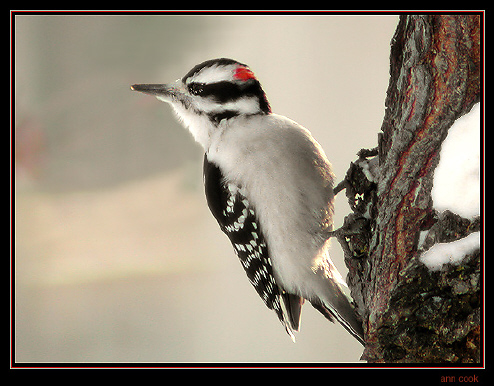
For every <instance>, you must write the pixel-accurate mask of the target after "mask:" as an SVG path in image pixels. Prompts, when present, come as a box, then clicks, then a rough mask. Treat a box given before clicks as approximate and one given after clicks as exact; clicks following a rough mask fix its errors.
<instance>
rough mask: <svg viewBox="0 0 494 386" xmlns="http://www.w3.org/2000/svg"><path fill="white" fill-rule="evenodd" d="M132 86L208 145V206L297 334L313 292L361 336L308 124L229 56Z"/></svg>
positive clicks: (323, 308)
mask: <svg viewBox="0 0 494 386" xmlns="http://www.w3.org/2000/svg"><path fill="white" fill-rule="evenodd" d="M131 89H132V90H135V91H139V92H142V93H145V94H149V95H152V96H155V97H157V98H158V99H159V100H161V101H164V102H167V103H169V104H170V105H171V106H172V107H173V109H174V110H175V112H176V114H177V116H178V118H179V120H180V121H181V122H182V123H183V125H184V126H185V127H186V128H188V129H189V131H190V132H191V134H192V136H193V137H194V139H195V140H196V141H197V142H198V143H199V144H200V145H201V146H202V147H203V148H204V151H205V154H204V166H203V167H204V170H203V172H204V185H205V193H206V199H207V203H208V206H209V208H210V210H211V212H212V214H213V216H214V217H215V218H216V220H217V222H218V224H219V226H220V228H221V230H222V231H223V232H224V233H225V234H226V235H227V236H228V238H229V239H230V241H231V243H232V245H233V249H234V251H235V253H236V255H237V256H238V258H239V259H240V262H241V264H242V266H243V268H244V269H245V272H246V274H247V277H248V278H249V281H250V283H251V284H252V285H253V286H254V288H255V290H256V291H257V293H258V294H259V296H260V297H261V298H262V300H263V301H264V303H265V304H266V306H267V307H268V308H269V309H272V310H274V312H275V313H276V315H277V316H278V318H279V319H280V321H281V323H282V324H283V325H284V327H285V329H286V331H287V333H288V334H289V335H290V336H291V338H292V340H294V334H293V333H294V331H298V330H299V326H300V317H301V310H302V305H303V304H304V301H305V300H307V301H309V302H310V303H311V304H312V306H314V307H315V308H316V309H317V310H318V311H320V312H321V313H322V314H323V315H324V316H325V317H326V318H327V319H329V320H330V321H332V322H334V320H337V321H338V322H339V323H340V324H341V325H342V326H343V327H344V328H345V329H346V330H347V331H348V332H350V333H351V334H352V335H353V336H354V337H355V338H356V339H357V340H358V341H359V342H360V343H362V344H364V338H363V329H362V325H361V323H360V321H359V320H358V318H357V316H356V313H355V311H354V309H353V307H352V305H351V303H350V299H349V298H348V297H347V296H346V295H345V293H344V292H343V289H342V288H343V287H346V283H345V282H344V280H343V278H342V277H341V275H340V273H339V272H338V270H337V269H336V267H335V266H334V264H333V263H332V261H331V259H330V257H329V253H328V248H329V236H328V234H329V233H330V232H331V231H332V228H333V201H334V194H333V181H334V175H333V172H332V168H331V164H330V163H329V161H328V159H327V157H326V155H325V153H324V151H323V149H322V147H321V146H320V145H319V143H318V142H317V141H316V140H315V139H314V138H313V137H312V135H311V133H310V132H309V131H308V130H307V129H305V128H304V127H302V126H301V125H299V124H297V123H296V122H294V121H292V120H290V119H288V118H286V117H284V116H281V115H277V114H274V113H272V112H271V107H270V104H269V102H268V100H267V98H266V94H265V93H264V91H263V89H262V87H261V84H260V83H259V81H258V80H257V78H256V76H255V75H254V73H253V72H252V70H251V69H250V68H249V67H248V66H247V65H245V64H243V63H240V62H237V61H235V60H232V59H227V58H219V59H212V60H207V61H205V62H203V63H200V64H198V65H196V66H195V67H193V68H192V69H191V70H190V71H189V72H188V73H187V74H186V75H185V76H184V77H183V78H181V79H178V80H177V81H175V82H174V83H171V84H135V85H132V86H131Z"/></svg>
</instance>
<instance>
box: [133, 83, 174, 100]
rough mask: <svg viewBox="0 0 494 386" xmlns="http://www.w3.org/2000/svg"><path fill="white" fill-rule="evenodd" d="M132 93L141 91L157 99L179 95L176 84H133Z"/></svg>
mask: <svg viewBox="0 0 494 386" xmlns="http://www.w3.org/2000/svg"><path fill="white" fill-rule="evenodd" d="M130 89H131V90H132V91H139V92H142V93H144V94H149V95H153V96H155V97H158V98H159V97H165V98H166V97H173V96H174V95H176V93H177V91H178V90H177V87H176V85H174V84H133V85H132V86H130Z"/></svg>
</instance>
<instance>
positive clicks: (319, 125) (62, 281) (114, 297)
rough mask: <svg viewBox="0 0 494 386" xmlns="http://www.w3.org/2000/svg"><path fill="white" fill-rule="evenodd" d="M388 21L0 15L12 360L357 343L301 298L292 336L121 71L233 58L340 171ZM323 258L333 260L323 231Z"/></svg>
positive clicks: (362, 124)
mask: <svg viewBox="0 0 494 386" xmlns="http://www.w3.org/2000/svg"><path fill="white" fill-rule="evenodd" d="M397 21H398V18H397V16H374V15H371V16H336V15H334V16H333V15H318V16H300V15H294V16H288V15H282V16H267V15H263V16H235V15H225V16H173V15H156V16H143V15H139V16H131V15H121V16H101V15H93V16H41V15H35V16H27V15H21V16H19V15H17V16H15V112H16V116H15V124H16V126H15V171H16V175H15V178H16V185H15V187H16V192H15V204H16V206H15V259H16V260H15V262H16V265H15V267H16V272H15V275H16V292H15V307H16V308H15V311H16V314H15V322H16V325H15V327H16V329H15V332H16V336H15V348H16V351H15V352H16V358H15V359H16V361H19V362H22V361H31V362H52V361H55V362H99V361H111V362H119V361H124V362H140V361H146V362H218V361H228V362H232V361H233V362H257V361H262V362H286V361H288V362H352V361H358V360H359V358H360V355H361V353H362V347H361V346H360V344H359V343H357V342H356V341H355V340H354V339H353V338H352V337H351V336H350V335H349V334H348V333H346V332H345V331H344V330H343V328H341V327H340V326H339V325H334V324H331V323H329V322H327V321H326V319H324V317H322V316H321V315H320V314H319V313H318V312H317V311H315V310H314V309H313V308H312V307H311V306H310V305H306V306H305V307H304V310H303V316H302V326H301V331H300V332H299V333H298V334H297V336H296V338H297V343H296V344H294V343H292V341H291V340H290V338H289V337H288V335H287V334H286V333H285V331H284V328H283V327H282V325H281V324H280V323H279V321H278V320H277V317H276V315H275V314H274V312H272V311H269V310H268V309H267V308H266V307H265V306H264V304H263V302H262V300H261V299H260V298H259V297H258V295H257V294H256V292H255V290H254V289H253V288H252V286H251V285H250V283H249V282H248V280H247V278H246V277H245V273H244V271H243V269H242V266H241V265H240V263H239V261H238V259H237V258H236V257H235V255H234V252H233V249H232V248H231V245H230V243H229V241H228V239H227V237H226V236H225V235H223V234H222V233H221V231H220V230H219V228H218V226H217V224H216V222H215V220H214V219H213V217H212V216H211V214H210V213H209V210H208V208H207V206H206V202H205V198H204V194H203V187H202V174H201V173H202V151H201V149H200V147H199V146H198V145H196V144H195V143H194V142H193V140H192V138H191V136H190V135H189V134H188V133H187V132H186V130H185V129H183V128H182V127H181V126H180V125H179V124H178V122H177V121H176V120H175V118H174V116H173V114H172V112H171V109H170V108H169V106H168V105H165V104H164V103H162V102H159V101H158V100H156V99H155V98H152V97H149V96H145V95H142V94H139V93H135V92H131V91H130V88H129V86H130V85H131V84H133V83H165V82H170V81H174V80H175V79H177V78H180V77H182V76H183V75H184V74H185V73H186V72H187V71H188V70H189V69H190V68H192V67H193V66H194V65H195V64H198V63H200V62H202V61H204V60H207V59H212V58H215V57H230V58H233V59H236V60H238V61H241V62H244V63H246V64H248V65H249V66H250V67H251V68H252V70H253V71H254V72H255V73H256V75H257V77H258V79H259V80H260V82H261V84H262V85H263V88H264V90H265V92H266V94H267V96H268V99H269V101H270V103H271V106H272V108H273V111H274V112H276V113H278V114H282V115H286V116H288V117H289V118H291V119H293V120H295V121H297V122H299V123H300V124H302V125H303V126H305V127H307V128H308V129H309V130H311V132H312V134H313V135H314V137H315V138H316V139H317V140H318V141H319V142H320V143H321V145H322V147H323V148H324V149H325V151H326V154H327V155H328V158H329V159H330V161H331V162H332V164H333V167H334V170H335V173H336V175H337V179H338V180H341V179H342V178H343V177H344V175H345V172H346V170H347V169H348V166H349V164H350V162H351V161H352V160H354V159H355V158H356V156H355V153H356V152H357V151H358V150H359V149H360V148H362V147H369V148H370V147H374V146H376V144H377V133H378V131H379V129H380V126H381V121H382V118H383V115H384V98H385V92H386V88H387V84H388V73H389V48H390V41H391V38H392V35H393V32H394V29H395V27H396V24H397ZM340 196H341V197H338V199H337V202H336V219H335V225H336V227H339V226H340V225H341V223H342V220H343V217H344V216H345V215H346V214H348V212H349V208H348V204H347V203H346V199H345V198H344V194H341V195H340ZM332 258H333V260H334V262H335V264H336V265H337V266H338V268H339V270H340V272H341V273H342V274H343V276H345V275H346V272H347V270H346V267H345V264H344V262H343V260H342V253H341V250H340V246H339V245H338V243H337V242H334V243H333V245H332Z"/></svg>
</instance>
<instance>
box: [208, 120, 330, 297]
mask: <svg viewBox="0 0 494 386" xmlns="http://www.w3.org/2000/svg"><path fill="white" fill-rule="evenodd" d="M220 126H221V125H220ZM208 158H209V160H211V161H213V162H215V163H216V164H218V165H219V166H220V168H221V170H222V172H223V173H224V175H225V178H226V179H227V180H228V181H232V182H234V183H236V184H237V185H239V186H241V187H242V189H243V190H244V191H245V192H246V195H247V196H248V199H249V201H250V202H251V203H252V205H253V206H254V207H255V210H256V213H257V214H258V216H259V222H260V224H261V228H262V230H263V232H264V234H265V236H266V240H267V241H268V247H269V250H270V255H271V260H272V262H273V270H274V274H275V277H276V279H277V281H278V282H279V283H281V284H282V285H283V287H284V288H285V289H286V290H288V291H292V293H303V292H304V289H303V288H302V287H303V286H304V284H303V283H306V282H307V280H309V279H308V276H314V275H313V271H312V270H311V268H314V267H315V266H317V265H318V264H319V259H321V258H323V257H322V256H324V257H325V256H326V250H327V242H326V240H325V239H324V238H323V237H322V236H321V234H322V224H323V223H324V220H329V223H331V218H332V198H333V195H332V183H333V175H332V173H331V166H330V164H329V162H328V160H327V158H326V156H325V154H324V152H323V150H322V149H321V147H320V146H319V144H318V143H317V142H316V141H315V140H314V139H313V138H312V136H311V135H310V133H309V132H308V131H307V130H306V129H304V128H303V127H302V126H300V125H298V124H297V123H295V122H293V121H291V120H290V119H288V118H285V117H283V116H279V115H276V114H270V115H256V116H251V117H238V118H235V119H231V120H229V123H228V124H227V125H225V126H224V127H222V130H218V131H217V132H216V133H215V135H214V136H213V137H212V138H211V146H210V148H209V150H208ZM329 223H328V222H326V225H331V224H329ZM306 276H307V277H306ZM308 287H312V285H311V284H308Z"/></svg>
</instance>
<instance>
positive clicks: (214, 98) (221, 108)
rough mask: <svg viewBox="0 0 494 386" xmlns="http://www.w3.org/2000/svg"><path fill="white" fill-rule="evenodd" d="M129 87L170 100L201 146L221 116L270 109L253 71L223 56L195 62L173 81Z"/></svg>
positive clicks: (248, 113)
mask: <svg viewBox="0 0 494 386" xmlns="http://www.w3.org/2000/svg"><path fill="white" fill-rule="evenodd" d="M131 89H132V90H135V91H140V92H143V93H145V94H149V95H153V96H155V97H157V98H158V99H160V100H162V101H164V102H167V103H170V104H171V105H172V106H173V108H174V109H175V111H176V113H177V115H178V116H179V118H180V119H181V120H182V122H183V123H184V125H185V126H186V127H188V128H189V130H190V131H191V132H192V134H193V135H194V137H195V139H196V140H197V141H198V142H199V143H201V145H203V146H204V147H205V148H207V141H208V138H209V136H210V135H211V131H212V130H214V128H215V127H217V126H218V125H219V124H220V122H222V121H223V120H225V119H227V120H228V119H231V118H234V117H238V116H248V115H256V114H268V113H270V112H271V109H270V106H269V103H268V100H267V98H266V95H265V93H264V91H263V90H262V87H261V84H260V83H259V81H258V80H257V79H256V77H255V75H254V73H253V72H252V71H251V70H250V69H249V67H248V66H247V65H245V64H242V63H239V62H237V61H235V60H232V59H226V58H220V59H212V60H207V61H205V62H203V63H201V64H198V65H197V66H195V67H194V68H192V69H191V70H190V71H189V72H188V73H187V74H186V75H185V76H184V77H183V78H181V79H178V80H177V81H175V82H174V83H169V84H134V85H132V86H131Z"/></svg>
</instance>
